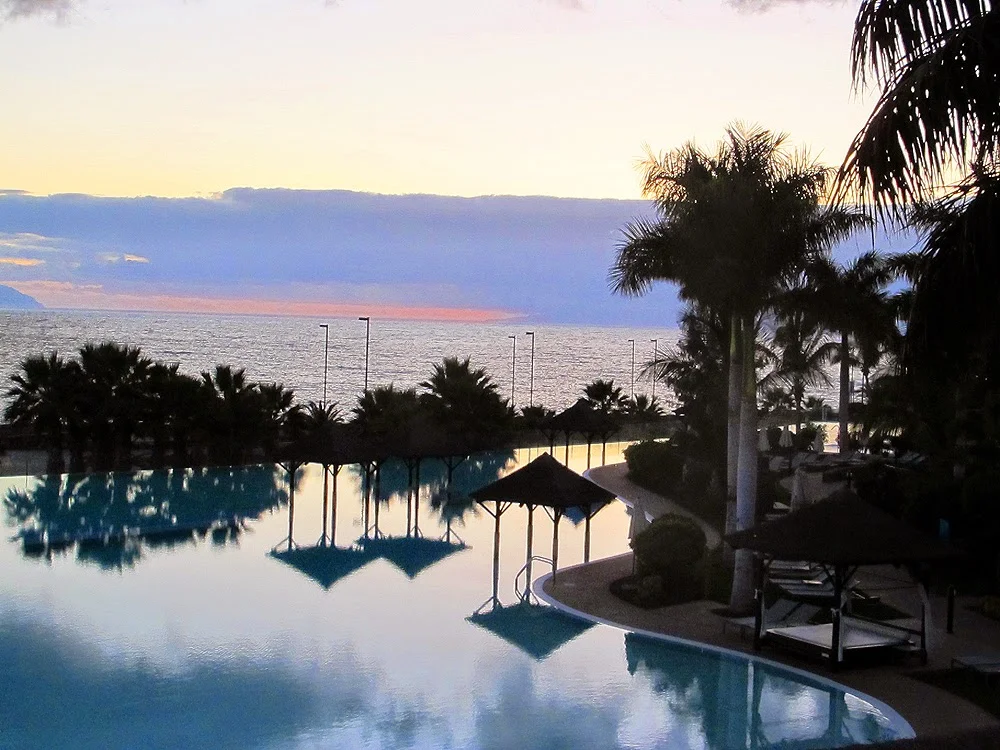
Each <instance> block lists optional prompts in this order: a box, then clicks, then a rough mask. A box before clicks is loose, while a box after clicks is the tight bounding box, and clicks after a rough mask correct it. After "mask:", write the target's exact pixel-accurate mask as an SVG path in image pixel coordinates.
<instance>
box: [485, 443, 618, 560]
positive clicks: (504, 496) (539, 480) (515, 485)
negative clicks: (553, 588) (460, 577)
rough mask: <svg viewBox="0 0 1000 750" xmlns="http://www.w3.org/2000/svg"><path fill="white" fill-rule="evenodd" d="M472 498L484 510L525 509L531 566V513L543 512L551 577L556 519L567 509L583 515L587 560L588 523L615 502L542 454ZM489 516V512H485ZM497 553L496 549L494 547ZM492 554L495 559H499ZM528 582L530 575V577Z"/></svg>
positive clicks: (556, 554)
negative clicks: (549, 539)
mask: <svg viewBox="0 0 1000 750" xmlns="http://www.w3.org/2000/svg"><path fill="white" fill-rule="evenodd" d="M471 495H472V497H473V498H474V499H475V500H476V501H477V502H478V503H480V505H482V506H483V507H484V508H486V505H485V503H487V502H493V503H496V504H497V507H498V508H499V507H500V504H501V503H507V504H508V505H509V504H510V503H516V504H518V505H524V506H527V508H528V532H527V537H528V539H527V547H528V550H527V561H526V563H525V565H526V566H530V564H531V535H532V515H531V514H532V511H533V510H534V508H535V507H542V508H545V511H546V513H548V514H549V517H550V518H551V519H552V573H553V575H555V572H556V571H557V570H558V568H559V519H560V518H562V515H563V513H565V512H566V510H567V509H568V508H581V509H583V510H584V513H585V521H586V531H585V541H584V559H585V560H587V561H589V559H590V519H591V518H592V517H593V516H594V514H595V513H596V512H597V511H598V510H600V509H601V508H602V507H604V505H606V504H607V503H608V502H610V501H611V500H613V499H614V498H615V494H614V493H613V492H609V491H608V490H606V489H604V488H603V487H600V486H599V485H596V484H594V483H593V482H591V481H590V480H589V479H585V478H584V477H581V476H580V475H579V474H577V473H576V472H575V471H573V470H572V469H568V468H566V467H565V466H563V465H562V464H561V463H559V462H558V461H557V460H556V459H554V458H553V457H552V456H551V455H550V454H548V453H543V454H542V455H540V456H539V457H538V458H536V459H535V460H534V461H532V462H531V463H529V464H527V465H525V466H522V467H521V468H520V469H518V470H517V471H514V472H512V473H510V474H508V475H507V476H505V477H502V478H500V479H498V480H496V481H495V482H493V483H491V484H488V485H486V486H485V487H481V488H480V489H478V490H476V491H474V492H472V493H471ZM487 511H488V512H489V509H488V508H487ZM496 519H497V534H496V543H497V545H499V541H500V537H499V531H500V517H499V515H497V516H496ZM497 550H499V547H497ZM498 554H499V552H498V551H497V552H496V553H495V559H498V558H497V557H496V555H498ZM529 579H530V574H529Z"/></svg>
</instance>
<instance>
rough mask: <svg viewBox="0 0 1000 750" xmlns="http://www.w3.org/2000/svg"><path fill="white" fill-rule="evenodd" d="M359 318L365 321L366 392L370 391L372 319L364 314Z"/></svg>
mask: <svg viewBox="0 0 1000 750" xmlns="http://www.w3.org/2000/svg"><path fill="white" fill-rule="evenodd" d="M358 320H363V321H365V393H367V392H368V344H369V342H370V341H371V333H372V319H371V318H369V317H368V316H367V315H362V316H361V317H359V318H358Z"/></svg>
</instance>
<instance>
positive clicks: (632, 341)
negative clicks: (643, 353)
mask: <svg viewBox="0 0 1000 750" xmlns="http://www.w3.org/2000/svg"><path fill="white" fill-rule="evenodd" d="M628 342H629V343H630V344H631V345H632V382H631V383H629V387H628V395H629V398H631V399H632V400H633V401H635V339H629V340H628Z"/></svg>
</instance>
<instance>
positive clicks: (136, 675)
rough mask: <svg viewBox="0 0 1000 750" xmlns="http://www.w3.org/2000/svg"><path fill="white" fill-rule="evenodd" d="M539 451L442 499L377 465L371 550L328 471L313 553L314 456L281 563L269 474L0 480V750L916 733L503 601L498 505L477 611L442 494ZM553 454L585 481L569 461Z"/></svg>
mask: <svg viewBox="0 0 1000 750" xmlns="http://www.w3.org/2000/svg"><path fill="white" fill-rule="evenodd" d="M619 447H620V446H609V451H608V461H609V462H611V461H617V460H620V458H619V455H618V452H617V451H618V448H619ZM537 453H538V451H518V452H516V453H510V454H493V455H489V456H481V457H478V458H477V459H473V460H469V461H466V462H464V463H463V464H461V465H460V466H459V467H458V468H457V469H456V470H455V474H454V477H453V484H452V489H453V492H452V496H453V501H452V503H451V504H450V505H447V506H442V504H441V502H440V501H441V499H442V498H444V497H445V494H444V490H445V484H446V481H445V470H444V467H443V465H438V464H436V463H435V462H433V461H427V462H425V463H424V464H423V466H422V468H421V480H422V484H421V490H420V494H419V502H416V500H415V499H414V498H409V499H408V496H407V492H406V489H405V485H406V481H407V479H406V477H407V472H406V470H405V469H404V468H403V467H400V466H396V467H392V466H389V467H387V468H386V470H385V472H384V475H383V480H382V482H381V493H382V501H381V502H380V503H379V504H378V510H379V512H378V523H379V528H378V535H377V536H376V534H375V530H374V529H373V528H372V525H373V523H374V517H375V513H374V506H372V507H370V509H369V511H370V512H369V513H368V516H367V518H368V522H369V523H368V524H367V526H368V529H367V539H366V528H365V524H363V523H362V518H363V517H364V503H363V500H362V493H361V487H362V483H361V477H360V474H359V472H358V471H357V470H356V468H355V467H346V468H344V469H342V470H341V471H340V473H339V476H338V478H337V512H336V516H335V517H331V520H330V521H328V523H327V528H326V533H327V534H329V532H330V527H331V526H333V528H334V534H335V539H334V541H335V543H336V545H337V547H339V548H340V550H339V551H331V550H330V549H329V548H326V549H323V548H320V549H316V550H311V549H309V548H310V547H313V546H314V545H315V544H316V542H317V541H318V540H320V538H321V537H322V535H323V532H324V529H323V525H322V518H323V511H322V487H323V476H322V470H321V468H320V467H318V466H308V467H306V468H305V469H304V470H303V471H302V473H301V475H300V476H299V478H298V479H297V484H296V491H295V509H294V530H293V531H294V533H293V538H294V542H295V543H296V545H298V546H299V547H301V548H304V549H302V550H300V551H299V552H294V553H292V554H291V555H289V554H277V555H275V554H272V553H271V551H272V548H274V547H275V546H276V545H278V550H279V551H281V550H287V543H282V542H283V540H284V538H285V537H286V536H287V533H288V521H289V517H288V484H287V474H286V473H285V472H284V471H283V470H281V469H280V468H279V467H272V466H266V467H251V468H249V469H241V470H235V471H230V470H228V469H226V470H218V469H215V470H204V471H195V472H190V471H189V472H139V473H136V474H114V475H90V476H89V477H82V476H80V477H67V476H63V477H49V478H35V477H30V478H29V477H18V478H9V479H3V480H0V490H2V492H3V497H4V501H5V510H4V511H3V518H4V522H5V524H6V529H7V532H8V533H7V534H6V536H5V540H4V541H3V542H2V543H0V570H2V571H3V572H2V573H0V748H36V747H37V748H53V747H74V748H153V747H156V748H174V747H176V748H190V747H213V748H230V747H231V748H324V747H336V748H483V749H489V748H511V749H515V748H516V749H518V750H522V749H524V748H574V749H575V748H601V749H602V750H604V749H606V748H763V747H774V746H781V747H789V748H796V747H803V748H805V747H810V748H814V747H838V746H842V745H847V744H851V743H854V742H865V741H877V740H884V739H892V738H895V737H899V736H909V735H911V732H910V730H909V727H908V726H907V725H906V724H905V722H903V721H902V720H901V719H900V718H899V717H898V716H897V715H896V714H895V713H894V712H892V711H891V710H889V709H887V708H886V707H885V706H881V705H877V704H875V703H874V702H873V701H871V700H870V699H867V698H865V697H863V696H857V695H852V694H850V693H845V692H843V691H842V690H840V689H838V688H836V687H835V686H833V685H832V684H829V683H826V682H823V681H820V680H813V679H811V678H808V677H805V676H802V675H800V674H798V673H794V672H791V671H788V670H784V669H781V668H778V667H775V666H773V665H769V664H767V663H765V662H760V661H755V660H748V659H745V658H742V657H738V656H733V655H724V654H720V653H716V652H711V651H704V650H701V649H695V648H692V647H689V646H684V645H677V644H668V643H665V642H662V641H656V640H652V639H648V638H644V637H641V636H637V635H634V634H627V633H624V632H622V631H620V630H617V629H614V628H611V627H606V626H601V625H593V626H591V625H589V624H587V623H583V622H582V621H578V620H572V619H570V618H568V617H566V616H564V615H559V614H554V613H553V611H551V610H547V609H543V608H538V607H528V606H516V604H517V602H518V597H517V595H516V594H515V591H514V588H513V587H514V580H515V576H516V575H517V573H518V571H519V570H520V569H521V567H522V565H523V564H524V556H525V532H526V513H525V512H524V511H523V510H522V509H520V508H517V507H514V508H512V509H510V510H509V511H508V512H507V513H505V514H504V515H503V517H502V524H501V545H500V566H499V578H498V581H499V592H500V600H501V603H502V604H503V605H504V606H503V607H500V608H497V607H494V606H493V605H492V604H491V603H490V601H489V600H490V597H491V594H492V588H493V528H494V527H493V519H492V518H491V517H490V516H489V515H487V514H486V513H484V512H483V511H482V510H481V509H477V508H476V507H475V506H468V505H466V506H463V505H462V503H461V502H460V501H457V500H455V499H454V498H456V497H459V496H461V495H462V493H463V492H467V491H468V490H470V489H473V488H475V487H478V486H481V485H483V484H485V483H487V482H489V481H491V480H492V479H494V478H496V476H497V475H498V472H501V473H503V472H507V471H510V470H512V469H513V468H515V467H516V465H517V462H519V461H520V462H526V461H527V460H530V459H531V458H534V457H535V456H536V455H537ZM557 456H558V457H559V458H562V457H563V451H562V449H559V450H557ZM592 460H594V461H600V450H599V448H595V449H594V454H593V458H592ZM570 465H571V466H572V467H573V468H575V469H576V470H578V471H582V470H583V469H584V468H585V466H586V449H585V448H584V447H580V448H575V449H574V451H573V454H572V456H571V464H570ZM234 514H235V515H236V516H239V517H241V518H245V519H246V522H245V524H244V528H243V529H242V530H241V529H240V528H231V527H230V520H231V518H232V516H233V515H234ZM219 519H222V520H221V521H220V520H219ZM331 521H334V523H331ZM449 522H450V523H449ZM208 523H212V524H213V525H214V526H215V527H216V528H214V529H211V530H208V531H204V530H202V531H199V532H195V533H184V532H181V533H166V532H164V529H165V526H166V525H167V524H177V525H179V526H184V527H187V528H194V527H200V528H202V529H204V527H205V526H206V525H208ZM122 525H125V526H131V527H133V528H134V527H142V528H146V529H150V530H155V531H157V533H156V534H151V535H150V536H148V537H145V538H141V539H137V538H135V537H132V536H130V537H127V538H126V539H124V541H121V542H115V543H113V544H110V545H104V544H103V543H98V542H94V541H91V542H87V541H84V542H80V543H69V542H60V543H58V544H55V543H54V546H55V549H52V550H49V551H48V552H46V551H44V550H35V549H34V548H30V549H27V550H26V548H25V545H24V544H23V543H22V539H21V538H20V537H17V538H13V539H11V537H13V536H14V535H15V534H17V533H18V532H19V530H20V529H21V528H24V527H28V528H36V527H47V528H48V529H49V531H50V535H49V538H50V540H56V539H58V538H59V534H64V535H66V537H65V538H67V539H69V538H75V537H83V538H84V539H86V538H88V535H89V536H93V535H94V534H93V532H94V530H95V529H98V530H99V529H110V528H120V527H121V526H122ZM449 525H450V532H449ZM551 531H552V527H551V522H550V521H549V520H548V519H547V518H545V516H544V514H542V513H538V512H536V514H535V539H534V552H535V554H538V555H545V556H550V553H551V549H550V546H551ZM627 531H628V516H627V515H626V513H625V510H624V507H623V506H621V505H619V504H613V505H610V506H608V507H606V508H604V509H603V510H601V512H600V513H598V514H597V516H596V517H595V519H594V523H593V528H592V535H593V539H592V554H593V556H594V557H602V556H606V555H610V554H616V553H619V552H622V551H625V550H626V549H627V541H626V535H627ZM408 532H409V535H408V534H407V533H408ZM34 538H35V537H33V536H32V535H30V534H29V535H28V537H27V539H28V540H29V541H31V540H32V539H34ZM8 539H9V541H8ZM442 539H444V541H441V540H442ZM279 543H280V544H279ZM29 547H30V545H29ZM582 555H583V524H579V525H578V526H576V525H574V524H573V523H572V520H571V519H567V518H564V519H563V521H562V522H561V525H560V551H559V559H560V564H561V565H564V564H565V565H571V564H574V563H577V562H580V561H581V560H582ZM543 567H544V566H541V565H540V564H536V566H535V575H538V574H540V573H542V572H544V570H541V568H543ZM522 580H523V579H522ZM484 605H485V606H484ZM477 611H478V612H479V614H477V615H474V613H476V612H477Z"/></svg>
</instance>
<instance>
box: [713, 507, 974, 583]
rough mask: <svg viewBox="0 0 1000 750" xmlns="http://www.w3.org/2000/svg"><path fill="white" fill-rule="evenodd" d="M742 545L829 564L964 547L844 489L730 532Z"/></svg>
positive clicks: (919, 557)
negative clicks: (905, 521) (749, 526)
mask: <svg viewBox="0 0 1000 750" xmlns="http://www.w3.org/2000/svg"><path fill="white" fill-rule="evenodd" d="M726 541H727V542H728V543H729V544H730V545H732V546H733V547H735V548H737V549H750V550H753V551H755V552H760V553H762V554H765V555H770V556H772V557H774V558H777V559H780V560H807V561H809V562H816V563H824V564H828V565H879V564H883V563H909V562H919V561H925V560H943V559H947V558H952V557H955V556H956V555H957V554H958V551H957V550H956V549H955V548H954V547H952V546H951V545H948V544H945V543H944V542H942V541H939V540H937V539H935V538H933V537H930V536H927V535H926V534H923V533H921V532H920V531H918V530H916V529H914V528H913V527H912V526H910V525H909V524H906V523H904V522H902V521H900V520H898V519H896V518H893V517H892V516H890V515H889V514H888V513H885V512H884V511H881V510H879V509H878V508H876V507H875V506H873V505H871V504H870V503H866V502H865V501H863V500H862V499H861V498H859V497H858V496H857V495H856V494H855V493H853V492H851V491H850V490H841V491H840V492H837V493H835V494H833V495H831V496H830V497H829V498H827V499H826V500H821V501H820V502H818V503H815V504H813V505H809V506H806V507H805V508H802V509H801V510H797V511H795V512H793V513H789V514H788V515H787V516H784V517H782V518H778V519H775V520H773V521H767V522H765V523H762V524H758V525H757V526H754V527H753V528H750V529H746V530H744V531H738V532H736V533H735V534H729V535H728V536H727V537H726Z"/></svg>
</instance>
